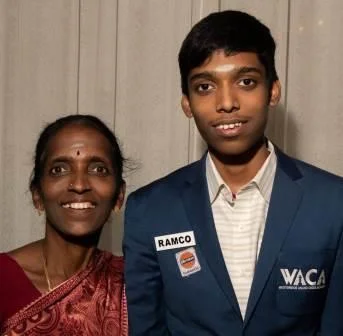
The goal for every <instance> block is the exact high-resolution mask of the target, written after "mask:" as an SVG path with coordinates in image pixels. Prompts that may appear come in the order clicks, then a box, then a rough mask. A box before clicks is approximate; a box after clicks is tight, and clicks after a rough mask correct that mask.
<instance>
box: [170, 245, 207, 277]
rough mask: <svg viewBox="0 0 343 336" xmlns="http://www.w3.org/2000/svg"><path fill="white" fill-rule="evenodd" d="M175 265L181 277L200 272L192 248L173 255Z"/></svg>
mask: <svg viewBox="0 0 343 336" xmlns="http://www.w3.org/2000/svg"><path fill="white" fill-rule="evenodd" d="M175 257H176V260H177V264H178V266H179V269H180V272H181V275H182V276H183V277H185V276H189V275H191V274H194V273H196V272H199V271H200V270H201V267H200V264H199V261H198V257H197V255H196V252H195V249H194V247H190V248H188V249H186V250H182V251H180V252H178V253H176V254H175Z"/></svg>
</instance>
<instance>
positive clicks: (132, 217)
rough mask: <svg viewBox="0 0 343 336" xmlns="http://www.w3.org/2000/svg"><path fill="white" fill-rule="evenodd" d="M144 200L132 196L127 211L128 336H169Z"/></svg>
mask: <svg viewBox="0 0 343 336" xmlns="http://www.w3.org/2000/svg"><path fill="white" fill-rule="evenodd" d="M143 197H144V196H142V195H139V196H138V197H137V195H136V194H131V195H130V196H129V198H128V201H127V205H126V211H125V223H124V241H123V251H124V257H125V282H126V295H127V305H128V313H129V316H128V318H129V334H130V335H132V336H136V335H140V336H143V335H149V336H155V335H159V336H162V335H168V331H167V327H166V323H165V305H164V300H163V288H162V279H161V273H160V268H159V265H158V261H157V255H156V251H155V248H154V244H153V237H152V235H151V234H149V231H150V230H149V229H150V227H149V223H148V222H147V219H146V217H147V216H145V215H144V202H145V200H144V199H143ZM148 217H149V216H148Z"/></svg>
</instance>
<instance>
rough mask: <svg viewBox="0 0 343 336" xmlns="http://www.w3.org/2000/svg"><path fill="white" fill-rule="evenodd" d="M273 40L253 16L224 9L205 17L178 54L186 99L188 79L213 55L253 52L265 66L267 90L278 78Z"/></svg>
mask: <svg viewBox="0 0 343 336" xmlns="http://www.w3.org/2000/svg"><path fill="white" fill-rule="evenodd" d="M275 48H276V46H275V41H274V39H273V37H272V35H271V33H270V30H269V28H268V27H266V26H265V25H264V24H263V23H261V22H260V21H259V20H257V19H256V18H255V17H254V16H252V15H249V14H247V13H244V12H240V11H233V10H227V11H223V12H216V13H212V14H210V15H208V16H206V17H205V18H204V19H202V20H201V21H199V22H198V23H197V24H195V25H194V27H193V28H192V29H191V31H190V32H189V34H188V35H187V36H186V38H185V40H184V41H183V43H182V46H181V49H180V52H179V68H180V73H181V89H182V93H183V94H185V95H187V96H188V93H189V91H188V76H189V73H190V72H191V70H192V69H194V68H196V67H198V66H200V65H201V64H203V63H204V62H205V61H206V59H208V58H209V57H210V56H211V55H212V53H213V52H215V51H217V50H224V52H225V53H226V54H227V55H230V54H235V53H239V52H254V53H256V54H257V56H258V58H259V60H260V62H261V63H262V65H263V66H264V67H265V71H266V77H267V81H268V86H269V88H271V87H272V84H273V82H275V81H276V80H277V79H278V75H277V73H276V69H275V60H274V57H275Z"/></svg>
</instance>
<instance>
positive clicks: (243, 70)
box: [189, 66, 263, 82]
mask: <svg viewBox="0 0 343 336" xmlns="http://www.w3.org/2000/svg"><path fill="white" fill-rule="evenodd" d="M232 72H233V73H235V74H236V75H244V74H247V73H253V72H254V73H257V74H259V75H263V71H262V70H261V69H259V68H257V67H254V66H243V67H239V68H236V69H233V70H232ZM216 73H217V71H203V72H199V73H195V74H193V75H191V76H190V78H189V81H190V82H192V81H194V80H196V79H209V80H211V79H213V78H215V77H216Z"/></svg>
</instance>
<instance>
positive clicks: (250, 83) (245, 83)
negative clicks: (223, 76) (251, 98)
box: [238, 78, 256, 87]
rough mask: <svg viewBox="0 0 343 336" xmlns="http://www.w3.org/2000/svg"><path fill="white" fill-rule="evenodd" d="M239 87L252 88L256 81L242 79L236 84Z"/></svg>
mask: <svg viewBox="0 0 343 336" xmlns="http://www.w3.org/2000/svg"><path fill="white" fill-rule="evenodd" d="M238 85H239V86H243V87H252V86H255V85H256V81H255V80H254V79H252V78H243V79H241V80H240V81H239V82H238Z"/></svg>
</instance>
